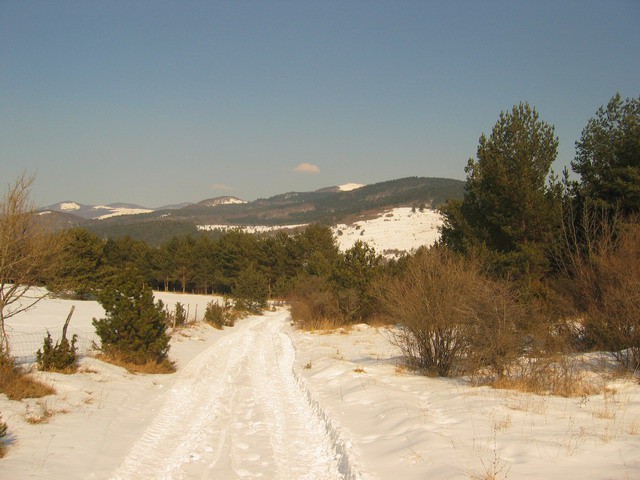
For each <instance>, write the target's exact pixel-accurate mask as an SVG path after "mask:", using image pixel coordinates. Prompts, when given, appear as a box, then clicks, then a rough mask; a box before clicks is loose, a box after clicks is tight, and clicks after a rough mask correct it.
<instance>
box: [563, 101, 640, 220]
mask: <svg viewBox="0 0 640 480" xmlns="http://www.w3.org/2000/svg"><path fill="white" fill-rule="evenodd" d="M571 166H572V167H573V170H574V171H575V172H576V173H578V174H579V175H580V179H581V183H580V184H578V185H576V187H577V191H578V196H579V197H580V198H581V199H582V201H583V202H584V201H585V199H590V200H592V201H593V203H594V205H595V206H599V207H604V208H605V209H607V210H611V209H613V208H620V210H621V211H622V213H623V214H631V213H639V212H640V97H638V98H631V99H629V98H627V99H626V100H624V101H623V100H622V98H621V97H620V94H619V93H617V94H616V95H614V96H613V98H612V99H611V100H610V101H609V103H608V104H607V106H606V107H600V108H599V109H598V111H597V112H596V117H595V118H591V119H590V120H589V121H588V122H587V125H586V127H585V128H584V130H582V136H581V137H580V140H579V141H578V142H576V157H575V160H574V161H573V162H571Z"/></svg>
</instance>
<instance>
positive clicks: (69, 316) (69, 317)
mask: <svg viewBox="0 0 640 480" xmlns="http://www.w3.org/2000/svg"><path fill="white" fill-rule="evenodd" d="M75 309H76V306H75V305H71V311H70V312H69V315H67V319H66V320H65V322H64V327H62V338H67V327H68V326H69V322H70V321H71V315H73V311H74V310H75Z"/></svg>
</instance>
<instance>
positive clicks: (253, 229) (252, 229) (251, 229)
mask: <svg viewBox="0 0 640 480" xmlns="http://www.w3.org/2000/svg"><path fill="white" fill-rule="evenodd" d="M306 226H307V224H306V223H304V224H299V225H243V226H238V225H198V230H222V231H227V230H236V229H239V230H242V231H243V232H247V233H267V232H274V231H277V230H293V229H296V228H304V227H306Z"/></svg>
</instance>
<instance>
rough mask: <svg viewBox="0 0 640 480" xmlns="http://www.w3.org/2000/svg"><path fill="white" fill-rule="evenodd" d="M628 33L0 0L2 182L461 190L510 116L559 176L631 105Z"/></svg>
mask: <svg viewBox="0 0 640 480" xmlns="http://www.w3.org/2000/svg"><path fill="white" fill-rule="evenodd" d="M638 25H640V2H639V1H637V0H632V1H622V0H613V1H611V0H610V1H588V0H586V1H562V0H556V1H535V2H534V1H504V2H502V1H491V0H489V1H452V2H442V1H426V0H425V1H400V0H395V1H377V0H367V1H356V0H353V1H351V0H341V1H329V0H324V1H315V2H313V1H290V2H289V1H266V0H263V1H237V2H231V1H162V0H153V1H124V0H122V1H90V0H82V1H65V0H57V1H44V0H42V1H29V0H0V166H1V171H2V178H3V180H4V184H5V185H6V184H8V183H10V182H12V181H13V180H14V179H15V178H16V177H17V176H18V175H20V173H21V172H24V171H26V172H35V173H36V174H37V180H36V183H35V184H34V187H33V197H34V200H35V201H36V203H37V204H39V205H48V204H52V203H55V202H58V201H61V200H74V201H78V202H81V203H87V204H100V203H102V204H106V203H112V202H130V203H137V204H141V205H144V206H148V207H157V206H160V205H163V204H168V203H176V202H184V201H191V202H196V201H199V200H202V199H204V198H209V197H214V196H218V195H235V196H238V197H240V198H243V199H245V200H253V199H255V198H259V197H268V196H271V195H275V194H278V193H282V192H286V191H309V190H315V189H317V188H321V187H325V186H330V185H338V184H343V183H347V182H359V183H374V182H379V181H385V180H391V179H394V178H401V177H405V176H414V175H415V176H437V177H450V178H458V179H464V178H465V173H464V167H465V165H466V162H467V160H468V159H469V157H473V156H475V152H476V148H477V144H478V138H479V137H480V135H481V134H482V133H483V132H485V133H489V132H490V130H491V128H492V126H493V125H494V124H495V122H496V120H497V119H498V116H499V114H500V112H501V111H503V110H510V109H511V107H512V106H513V105H514V104H517V103H518V102H520V101H527V102H529V103H530V104H531V105H533V106H535V107H536V109H537V110H538V112H539V114H540V117H541V119H543V120H544V121H546V122H548V123H550V124H553V125H555V128H556V134H557V135H558V136H559V138H560V148H559V154H558V160H557V162H556V164H555V165H554V168H555V169H556V170H557V171H560V170H562V168H563V167H564V166H567V165H569V162H570V161H571V160H572V159H573V156H574V143H575V141H576V140H578V139H579V137H580V133H581V131H582V129H583V128H584V126H585V124H586V122H587V120H588V119H589V118H591V117H593V116H594V115H595V112H596V110H597V108H598V107H599V106H601V105H603V104H606V103H607V101H608V100H609V99H610V98H611V97H612V96H613V95H614V94H615V93H616V92H620V93H621V95H622V96H623V97H637V96H638V95H640V28H639V27H638ZM301 164H309V165H311V166H313V167H310V168H304V167H302V168H296V167H299V166H300V165H301Z"/></svg>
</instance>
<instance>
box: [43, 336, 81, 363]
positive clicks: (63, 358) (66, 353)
mask: <svg viewBox="0 0 640 480" xmlns="http://www.w3.org/2000/svg"><path fill="white" fill-rule="evenodd" d="M77 341H78V335H73V337H71V342H69V340H68V339H67V338H66V336H63V337H62V338H61V339H60V341H58V342H56V344H55V345H54V344H53V340H52V339H51V333H50V332H49V331H47V336H46V337H45V338H44V343H43V345H42V350H38V351H37V352H36V362H37V364H38V369H40V370H43V371H45V372H61V373H73V372H75V371H76V369H77V367H78V365H77V361H78V351H77V348H76V342H77Z"/></svg>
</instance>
